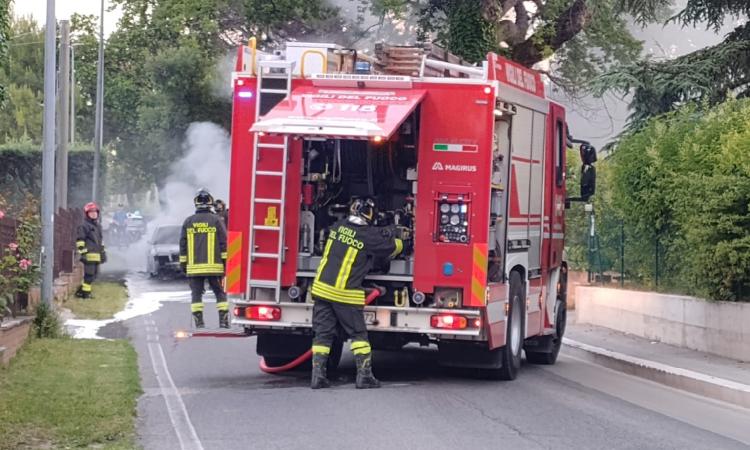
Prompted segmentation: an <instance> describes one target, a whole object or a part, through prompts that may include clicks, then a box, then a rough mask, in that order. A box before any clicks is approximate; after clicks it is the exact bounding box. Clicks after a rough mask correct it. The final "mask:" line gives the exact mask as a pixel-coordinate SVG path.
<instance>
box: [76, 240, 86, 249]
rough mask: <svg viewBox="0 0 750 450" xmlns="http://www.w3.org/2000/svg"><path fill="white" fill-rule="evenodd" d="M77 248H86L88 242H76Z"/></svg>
mask: <svg viewBox="0 0 750 450" xmlns="http://www.w3.org/2000/svg"><path fill="white" fill-rule="evenodd" d="M76 247H78V248H81V247H86V241H76Z"/></svg>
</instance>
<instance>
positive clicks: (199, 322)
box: [193, 311, 206, 328]
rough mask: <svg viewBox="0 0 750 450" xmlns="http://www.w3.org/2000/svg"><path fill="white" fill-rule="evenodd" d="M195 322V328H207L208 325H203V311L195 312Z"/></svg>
mask: <svg viewBox="0 0 750 450" xmlns="http://www.w3.org/2000/svg"><path fill="white" fill-rule="evenodd" d="M193 320H194V321H195V328H205V326H206V324H205V323H203V311H194V312H193Z"/></svg>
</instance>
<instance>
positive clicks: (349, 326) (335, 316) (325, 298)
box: [310, 198, 408, 389]
mask: <svg viewBox="0 0 750 450" xmlns="http://www.w3.org/2000/svg"><path fill="white" fill-rule="evenodd" d="M376 214H377V209H376V206H375V201H374V200H373V199H371V198H363V199H361V198H355V199H354V200H352V202H351V204H350V207H349V216H348V217H347V218H345V219H342V220H340V221H338V222H336V223H335V224H334V225H333V226H332V227H331V229H330V230H329V235H328V240H327V242H326V245H325V250H324V251H323V257H322V259H321V261H320V265H319V266H318V271H317V274H316V276H315V280H314V281H313V284H312V289H311V291H312V296H313V298H314V300H315V306H314V307H313V332H314V334H315V335H314V337H313V346H312V352H313V362H312V367H313V370H312V379H311V381H310V387H312V388H313V389H320V388H326V387H329V386H330V383H329V381H328V379H327V378H326V364H327V361H328V355H329V353H330V352H331V345H332V344H333V341H334V338H335V337H336V334H337V329H338V327H339V326H340V327H341V328H343V330H344V331H345V332H346V334H347V335H348V336H349V337H350V338H351V340H352V343H351V346H350V349H351V351H352V353H353V354H354V358H355V360H356V363H357V379H356V386H357V389H368V388H378V387H380V381H378V380H377V379H376V378H375V377H374V376H373V374H372V356H371V353H372V352H371V348H370V343H369V341H368V339H367V328H366V325H365V319H364V315H363V312H362V310H363V307H364V305H365V291H364V289H363V288H362V281H363V280H364V278H365V275H367V273H368V272H369V271H370V269H371V268H372V265H373V260H374V259H375V258H376V257H390V258H393V257H395V256H397V255H398V254H400V253H401V252H402V251H403V250H404V241H403V240H402V239H399V238H397V237H390V236H388V237H387V236H386V234H384V233H382V231H383V230H382V229H380V228H377V227H375V226H373V219H374V218H375V216H376ZM407 245H408V243H407Z"/></svg>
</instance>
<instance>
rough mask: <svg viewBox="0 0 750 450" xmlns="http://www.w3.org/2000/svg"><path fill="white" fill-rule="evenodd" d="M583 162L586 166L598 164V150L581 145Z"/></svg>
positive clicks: (588, 145)
mask: <svg viewBox="0 0 750 450" xmlns="http://www.w3.org/2000/svg"><path fill="white" fill-rule="evenodd" d="M580 154H581V162H582V163H583V165H584V166H590V165H592V164H594V163H595V162H596V159H597V157H596V148H594V146H593V145H591V144H581V148H580Z"/></svg>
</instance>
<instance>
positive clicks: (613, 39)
mask: <svg viewBox="0 0 750 450" xmlns="http://www.w3.org/2000/svg"><path fill="white" fill-rule="evenodd" d="M369 1H370V2H371V7H372V8H375V9H379V10H385V11H387V12H389V13H390V14H392V15H394V16H395V17H406V16H408V15H410V14H416V15H417V16H418V17H419V29H420V35H421V36H420V37H422V38H428V39H429V38H434V39H435V40H436V41H437V42H438V43H441V44H443V45H444V46H446V47H447V48H448V49H449V50H450V51H452V52H453V53H456V54H458V55H460V56H462V57H464V58H465V59H467V60H468V61H472V62H479V61H481V60H483V59H484V58H485V56H486V54H487V53H488V52H491V51H492V52H497V53H500V54H503V55H504V56H506V57H509V58H511V59H513V60H515V61H517V62H519V63H521V64H523V65H525V66H527V67H532V66H535V65H537V64H538V63H542V62H545V61H550V62H551V63H552V65H551V67H550V68H549V70H548V73H549V75H550V76H551V79H552V80H553V81H554V82H556V83H557V84H558V85H559V86H561V87H562V88H564V89H565V90H566V91H568V92H575V91H577V90H578V89H580V88H581V87H583V86H584V85H585V82H586V81H588V80H591V79H592V78H593V77H595V76H597V75H599V74H601V73H602V72H603V71H605V70H607V69H608V68H610V67H611V66H612V65H613V64H615V63H620V62H632V61H635V60H637V59H638V56H639V55H640V51H641V43H640V42H639V41H638V40H637V39H635V38H634V37H633V36H632V35H631V33H630V32H629V30H628V28H627V26H628V23H629V22H630V21H632V20H633V19H635V20H636V21H638V22H641V23H649V22H652V21H654V20H656V18H657V17H659V16H660V15H663V14H665V11H666V8H667V6H669V4H670V3H671V0H369ZM553 56H554V58H553Z"/></svg>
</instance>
